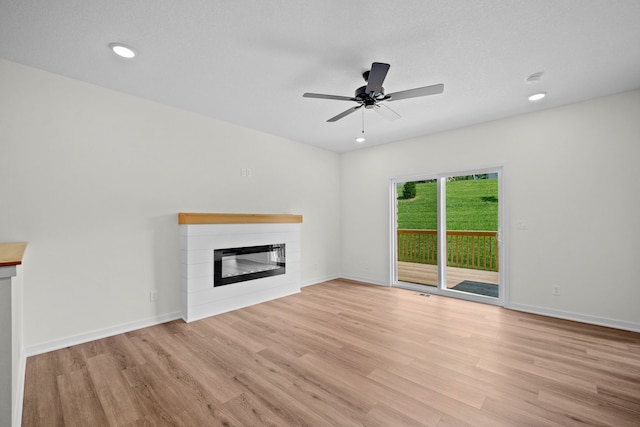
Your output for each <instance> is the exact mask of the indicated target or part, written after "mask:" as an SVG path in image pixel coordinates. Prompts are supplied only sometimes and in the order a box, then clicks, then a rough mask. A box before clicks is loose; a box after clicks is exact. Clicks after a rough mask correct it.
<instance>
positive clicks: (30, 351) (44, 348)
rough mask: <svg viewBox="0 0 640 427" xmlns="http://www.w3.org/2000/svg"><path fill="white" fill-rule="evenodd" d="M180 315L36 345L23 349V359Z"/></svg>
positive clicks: (179, 314) (168, 320) (180, 314)
mask: <svg viewBox="0 0 640 427" xmlns="http://www.w3.org/2000/svg"><path fill="white" fill-rule="evenodd" d="M181 317H182V313H181V312H179V311H176V312H175V313H167V314H163V315H160V316H156V317H151V318H148V319H144V320H138V321H135V322H131V323H126V324H124V325H118V326H114V327H111V328H106V329H101V330H98V331H93V332H88V333H85V334H81V335H76V336H73V337H69V338H63V339H61V340H55V341H49V342H46V343H43V344H36V345H31V346H28V347H25V349H24V353H25V357H29V356H35V355H37V354H42V353H47V352H49V351H54V350H60V349H62V348H66V347H70V346H72V345H78V344H84V343H87V342H90V341H95V340H99V339H102V338H107V337H111V336H114V335H118V334H123V333H125V332H131V331H135V330H136V329H142V328H147V327H149V326H155V325H159V324H161V323H166V322H170V321H172V320H176V319H180V318H181Z"/></svg>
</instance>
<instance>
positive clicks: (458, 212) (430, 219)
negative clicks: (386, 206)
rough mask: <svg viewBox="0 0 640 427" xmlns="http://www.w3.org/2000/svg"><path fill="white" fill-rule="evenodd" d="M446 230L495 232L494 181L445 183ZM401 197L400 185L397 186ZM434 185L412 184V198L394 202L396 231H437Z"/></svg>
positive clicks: (496, 222) (496, 203) (432, 182)
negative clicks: (396, 209) (396, 204)
mask: <svg viewBox="0 0 640 427" xmlns="http://www.w3.org/2000/svg"><path fill="white" fill-rule="evenodd" d="M446 189H447V229H448V230H488V231H494V230H497V229H498V180H497V179H479V180H468V181H449V182H447V187H446ZM398 194H400V195H402V184H400V185H398ZM436 200H437V197H436V182H435V181H431V182H419V183H417V184H416V197H415V198H413V199H408V200H398V228H401V229H402V228H408V229H420V230H425V229H426V230H429V229H431V230H435V229H436V228H437V224H438V220H437V211H436Z"/></svg>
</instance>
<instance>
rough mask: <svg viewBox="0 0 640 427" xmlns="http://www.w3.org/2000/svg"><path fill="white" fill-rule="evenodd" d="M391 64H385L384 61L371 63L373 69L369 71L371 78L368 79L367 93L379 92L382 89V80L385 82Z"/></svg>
mask: <svg viewBox="0 0 640 427" xmlns="http://www.w3.org/2000/svg"><path fill="white" fill-rule="evenodd" d="M389 67H390V65H389V64H383V63H382V62H374V63H373V64H371V71H370V72H369V79H368V80H367V93H372V92H373V93H374V94H378V93H380V92H381V91H382V82H384V79H385V77H387V73H388V72H389Z"/></svg>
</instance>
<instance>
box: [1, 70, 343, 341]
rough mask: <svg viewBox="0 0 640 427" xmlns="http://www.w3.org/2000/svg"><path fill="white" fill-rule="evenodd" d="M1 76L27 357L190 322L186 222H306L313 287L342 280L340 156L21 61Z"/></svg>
mask: <svg viewBox="0 0 640 427" xmlns="http://www.w3.org/2000/svg"><path fill="white" fill-rule="evenodd" d="M0 76H1V78H0V93H1V94H2V95H1V97H0V135H1V139H0V203H1V204H2V208H1V209H0V241H28V242H29V246H28V252H29V253H28V261H29V265H28V266H27V268H25V269H24V270H25V275H24V342H25V346H26V347H27V348H28V347H30V346H31V347H32V346H42V345H46V344H47V343H50V342H54V341H59V340H64V339H66V338H69V337H76V336H79V335H86V334H90V333H92V332H93V331H101V330H104V329H109V328H114V327H117V326H120V325H127V324H132V323H135V322H140V321H145V320H146V319H153V318H158V317H160V318H161V317H162V316H167V315H169V316H170V315H173V314H176V313H177V312H178V311H180V308H181V307H180V282H179V280H180V279H179V277H180V276H179V237H178V224H177V213H178V212H179V211H184V212H238V213H293V214H302V215H303V217H304V218H303V221H304V222H303V224H302V233H301V234H302V235H301V240H302V283H303V284H308V283H313V282H317V281H321V280H323V279H325V278H327V277H332V276H335V275H337V274H338V273H339V268H340V247H339V242H338V240H339V209H338V205H339V179H340V177H339V172H340V171H339V155H337V154H336V153H332V152H329V151H325V150H321V149H318V148H314V147H311V146H308V145H304V144H300V143H296V142H292V141H288V140H285V139H282V138H278V137H274V136H270V135H266V134H263V133H259V132H256V131H252V130H249V129H245V128H241V127H238V126H233V125H230V124H227V123H224V122H220V121H216V120H213V119H209V118H205V117H202V116H199V115H195V114H192V113H189V112H185V111H181V110H178V109H174V108H170V107H167V106H164V105H160V104H157V103H153V102H150V101H145V100H142V99H139V98H135V97H131V96H127V95H124V94H121V93H117V92H114V91H111V90H107V89H104V88H100V87H97V86H92V85H89V84H85V83H82V82H79V81H75V80H71V79H67V78H63V77H60V76H57V75H54V74H50V73H46V72H43V71H40V70H36V69H33V68H29V67H25V66H21V65H18V64H15V63H11V62H7V61H2V60H0ZM241 168H251V169H252V177H241V176H240V169H241ZM152 289H157V290H158V302H157V303H150V301H149V291H150V290H152ZM176 315H177V314H176Z"/></svg>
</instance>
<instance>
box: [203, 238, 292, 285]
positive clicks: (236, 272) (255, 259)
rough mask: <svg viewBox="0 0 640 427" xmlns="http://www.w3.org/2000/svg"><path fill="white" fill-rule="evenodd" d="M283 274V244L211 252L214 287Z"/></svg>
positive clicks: (284, 263) (284, 271)
mask: <svg viewBox="0 0 640 427" xmlns="http://www.w3.org/2000/svg"><path fill="white" fill-rule="evenodd" d="M285 273H286V251H285V244H284V243H278V244H273V245H262V246H248V247H242V248H226V249H216V250H214V251H213V286H214V287H215V286H223V285H230V284H232V283H238V282H244V281H246V280H254V279H259V278H261V277H269V276H277V275H279V274H285Z"/></svg>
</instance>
